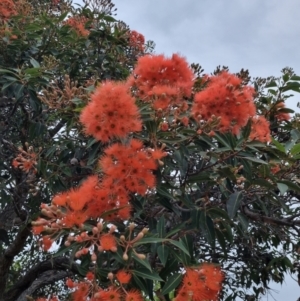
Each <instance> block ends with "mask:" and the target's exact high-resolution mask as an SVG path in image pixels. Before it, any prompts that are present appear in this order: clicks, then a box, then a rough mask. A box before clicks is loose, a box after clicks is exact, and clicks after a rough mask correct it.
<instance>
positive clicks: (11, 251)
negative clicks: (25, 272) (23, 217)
mask: <svg viewBox="0 0 300 301" xmlns="http://www.w3.org/2000/svg"><path fill="white" fill-rule="evenodd" d="M30 234H31V231H30V228H29V227H28V226H25V227H24V228H22V229H21V230H20V231H19V233H18V234H17V236H16V238H15V240H14V241H13V243H12V244H11V245H10V246H9V247H8V248H7V249H6V250H5V252H4V253H3V255H2V256H1V257H0V300H2V299H3V295H4V291H5V287H6V282H7V276H8V272H9V269H10V267H11V265H12V263H13V260H14V257H15V256H16V255H18V254H19V253H20V252H21V250H22V249H23V248H24V246H25V243H26V240H27V237H28V236H29V235H30ZM4 300H6V299H5V298H4Z"/></svg>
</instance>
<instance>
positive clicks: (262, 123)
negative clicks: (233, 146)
mask: <svg viewBox="0 0 300 301" xmlns="http://www.w3.org/2000/svg"><path fill="white" fill-rule="evenodd" d="M249 139H250V140H258V141H261V142H270V141H271V136H270V123H269V121H268V120H267V119H266V118H265V117H264V116H254V117H253V118H252V125H251V132H250V136H249Z"/></svg>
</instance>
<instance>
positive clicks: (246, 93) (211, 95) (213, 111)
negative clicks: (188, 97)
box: [192, 72, 256, 134]
mask: <svg viewBox="0 0 300 301" xmlns="http://www.w3.org/2000/svg"><path fill="white" fill-rule="evenodd" d="M241 83H242V80H241V79H239V78H238V77H236V76H235V75H233V74H230V73H228V72H222V73H220V74H219V75H217V76H212V77H211V78H209V83H208V86H207V88H206V89H204V90H203V91H200V92H198V93H197V94H196V95H195V101H194V104H193V107H192V114H193V116H194V118H195V119H196V120H199V119H200V120H205V121H208V120H210V119H211V117H212V116H213V115H214V116H216V117H220V118H221V119H220V124H219V130H220V131H222V132H226V131H231V132H233V133H234V134H238V133H239V131H240V128H241V127H243V126H245V125H246V124H247V122H248V120H249V118H250V117H252V116H254V115H255V112H256V108H255V105H254V102H253V94H254V88H252V87H250V86H243V87H242V86H241Z"/></svg>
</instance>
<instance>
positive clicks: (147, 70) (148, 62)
mask: <svg viewBox="0 0 300 301" xmlns="http://www.w3.org/2000/svg"><path fill="white" fill-rule="evenodd" d="M128 85H130V86H131V87H132V89H133V92H134V94H135V95H136V96H137V97H139V98H140V99H141V100H142V101H144V102H152V103H153V107H154V108H155V109H156V110H157V109H167V108H168V107H170V105H171V104H172V105H174V104H180V103H181V102H183V97H189V96H190V95H191V89H192V86H193V72H192V71H191V69H190V68H189V66H188V63H187V61H186V60H185V59H184V58H183V57H181V56H179V55H178V54H173V56H172V57H171V58H166V57H165V56H164V55H145V56H143V57H140V58H139V59H138V62H137V65H136V67H135V68H134V70H133V76H132V77H130V78H129V80H128Z"/></svg>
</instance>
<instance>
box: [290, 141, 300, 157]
mask: <svg viewBox="0 0 300 301" xmlns="http://www.w3.org/2000/svg"><path fill="white" fill-rule="evenodd" d="M299 153H300V143H298V144H296V145H294V146H293V147H292V149H291V154H292V155H296V154H299Z"/></svg>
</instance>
